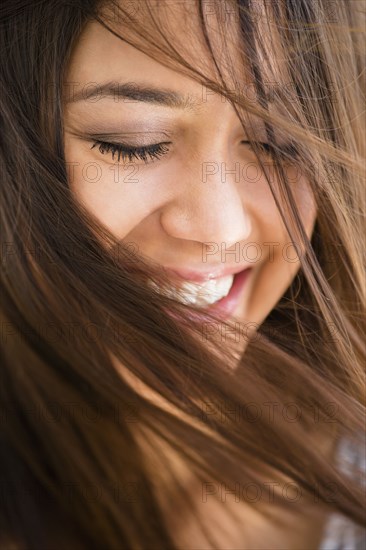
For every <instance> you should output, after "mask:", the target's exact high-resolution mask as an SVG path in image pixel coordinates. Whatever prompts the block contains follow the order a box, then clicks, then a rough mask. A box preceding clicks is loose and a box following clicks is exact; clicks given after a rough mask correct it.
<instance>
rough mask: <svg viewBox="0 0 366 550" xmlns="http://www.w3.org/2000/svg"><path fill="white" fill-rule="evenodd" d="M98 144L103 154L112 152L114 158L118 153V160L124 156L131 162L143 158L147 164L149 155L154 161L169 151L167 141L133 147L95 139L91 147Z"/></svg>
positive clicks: (124, 158) (123, 158)
mask: <svg viewBox="0 0 366 550" xmlns="http://www.w3.org/2000/svg"><path fill="white" fill-rule="evenodd" d="M98 145H99V151H100V152H101V153H102V155H104V153H109V152H111V154H112V159H113V160H114V155H115V154H116V153H118V162H119V161H120V158H121V157H122V160H126V159H128V160H129V162H132V160H133V158H136V159H141V160H143V161H144V162H145V164H147V163H148V160H147V158H148V157H149V158H150V160H151V161H152V160H153V159H158V158H159V157H161V156H162V155H165V154H166V153H167V152H168V151H169V148H168V147H167V143H154V144H152V145H144V146H141V147H133V146H131V145H123V144H122V143H111V142H108V141H95V142H94V145H93V146H92V147H91V149H93V148H94V147H96V146H98Z"/></svg>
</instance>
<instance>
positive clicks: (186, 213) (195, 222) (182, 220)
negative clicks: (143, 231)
mask: <svg viewBox="0 0 366 550" xmlns="http://www.w3.org/2000/svg"><path fill="white" fill-rule="evenodd" d="M206 158H207V157H206ZM214 158H215V157H214ZM216 158H218V156H217V155H216ZM234 164H235V163H234ZM237 164H239V163H237ZM229 168H233V169H229ZM236 168H237V166H236ZM186 173H187V171H186ZM189 173H190V175H188V176H185V175H184V174H183V177H182V178H179V193H178V195H176V196H175V197H174V198H173V199H172V200H171V201H170V202H169V204H166V205H165V208H164V209H163V211H162V212H161V217H160V223H161V226H162V228H163V230H164V231H165V232H166V233H167V234H168V235H169V236H170V237H174V238H176V239H184V240H190V241H199V242H200V243H217V244H221V243H225V245H226V247H230V246H232V245H234V244H235V243H237V242H240V241H243V240H245V239H248V237H249V236H250V234H251V232H252V221H251V217H250V214H249V211H248V209H247V207H246V205H245V203H244V199H243V197H241V196H240V193H239V186H240V178H239V181H238V170H237V169H234V167H231V166H229V163H225V162H224V160H222V161H219V162H212V163H207V162H198V161H197V162H196V165H195V166H194V167H192V166H190V169H189ZM176 185H177V182H175V186H176Z"/></svg>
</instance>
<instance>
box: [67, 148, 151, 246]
mask: <svg viewBox="0 0 366 550" xmlns="http://www.w3.org/2000/svg"><path fill="white" fill-rule="evenodd" d="M65 158H66V169H67V176H68V182H69V186H70V189H71V191H72V193H73V195H74V196H75V198H76V200H77V201H78V202H79V203H80V204H82V205H83V206H85V208H86V209H87V210H88V212H90V213H91V214H93V215H94V216H95V217H96V218H97V219H98V220H99V221H100V222H101V223H102V224H103V225H104V226H105V227H107V229H109V230H110V231H111V232H112V233H113V234H114V235H115V236H116V237H118V238H119V239H122V238H123V237H124V236H125V235H127V234H128V233H129V232H130V231H131V230H132V229H133V228H134V227H135V226H136V225H138V224H139V223H140V222H141V220H143V219H144V218H145V217H146V216H148V215H149V214H150V212H152V211H154V208H155V202H156V194H155V195H154V192H153V191H154V186H153V185H152V182H149V181H146V178H145V179H144V178H142V177H141V175H140V173H139V166H138V165H135V166H134V165H132V164H130V165H128V166H123V165H122V164H120V165H118V164H117V163H113V161H112V160H111V162H109V161H108V162H107V161H100V160H97V159H96V156H94V155H93V154H91V153H90V151H88V150H86V151H85V147H84V146H83V145H80V143H79V142H78V140H73V139H69V140H67V139H66V140H65ZM141 197H143V200H141Z"/></svg>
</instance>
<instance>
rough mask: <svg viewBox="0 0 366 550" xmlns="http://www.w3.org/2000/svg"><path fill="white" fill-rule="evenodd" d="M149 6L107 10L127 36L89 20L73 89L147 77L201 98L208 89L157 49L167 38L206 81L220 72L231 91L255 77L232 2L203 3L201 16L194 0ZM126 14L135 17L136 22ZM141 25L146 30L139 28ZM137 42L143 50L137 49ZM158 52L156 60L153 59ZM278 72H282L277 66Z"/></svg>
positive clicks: (71, 69)
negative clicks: (246, 57)
mask: <svg viewBox="0 0 366 550" xmlns="http://www.w3.org/2000/svg"><path fill="white" fill-rule="evenodd" d="M150 5H151V11H149V10H148V9H147V7H146V5H145V2H144V1H143V0H140V2H137V3H135V2H134V3H132V2H130V3H128V2H127V3H122V4H121V7H124V8H125V9H126V12H127V13H123V12H118V11H116V10H114V11H113V12H112V13H111V12H110V11H108V10H107V11H105V14H106V15H107V16H109V18H108V25H109V26H110V27H111V28H112V29H113V30H114V31H115V32H116V33H118V34H119V35H120V36H121V37H122V38H123V40H121V39H120V38H119V37H118V36H116V35H115V34H113V32H110V31H109V30H108V29H106V28H105V27H104V26H103V25H101V24H100V23H99V22H96V21H90V22H89V23H87V25H86V27H85V28H84V30H83V32H82V34H81V36H80V38H79V40H78V43H77V44H76V46H75V48H74V51H73V54H72V56H71V61H70V63H69V66H68V71H67V78H66V82H67V83H69V84H70V83H72V84H73V86H72V88H73V90H75V91H77V90H78V88H81V87H85V86H88V85H92V84H93V83H95V84H97V83H99V82H102V81H103V82H107V81H115V82H121V81H125V80H126V79H127V77H128V81H129V82H134V81H136V82H141V79H143V80H144V81H148V82H149V84H152V85H154V86H156V87H166V85H167V83H169V87H170V88H173V89H174V88H176V89H177V90H178V89H179V90H180V91H181V92H182V90H184V91H185V92H186V93H187V94H194V95H195V96H196V97H197V96H198V97H199V96H202V97H203V96H204V94H205V91H204V89H203V87H202V85H200V84H199V83H197V82H194V81H193V80H192V79H191V78H189V72H186V74H182V72H181V70H182V66H181V65H179V64H177V61H172V59H171V58H170V56H169V55H165V54H164V53H161V51H160V52H159V46H160V45H161V46H163V48H164V47H167V43H170V45H168V47H167V49H168V51H169V52H172V49H174V50H175V51H176V52H177V53H178V55H179V56H180V57H181V58H183V59H184V60H185V61H186V62H187V63H188V64H190V65H192V66H193V67H194V69H195V70H197V71H198V72H199V73H200V74H202V75H204V79H206V80H213V81H216V82H219V81H220V74H219V71H220V72H221V76H222V77H223V78H224V80H225V83H226V85H227V87H228V88H229V89H230V90H231V91H233V92H235V91H237V90H238V87H240V86H243V85H248V84H249V83H250V82H251V74H250V71H249V70H248V68H246V67H245V62H244V59H243V57H242V55H241V53H240V52H241V51H242V50H243V40H244V41H245V36H243V37H241V33H240V21H239V14H238V11H237V8H236V6H235V4H234V3H233V2H227V1H226V0H222V1H221V2H218V3H216V2H207V3H206V2H204V3H203V4H202V13H201V15H200V14H199V12H198V8H197V5H196V2H194V1H190V0H189V1H184V2H183V1H178V2H177V1H173V0H159V2H157V1H156V0H155V1H153V2H150ZM128 15H131V16H132V17H133V18H134V23H133V24H132V22H131V21H130V20H129V18H128ZM200 17H201V18H202V19H203V23H204V26H205V28H206V30H207V34H208V37H209V40H210V44H211V47H212V53H213V55H214V58H215V61H214V59H213V57H212V54H211V53H210V51H209V49H208V47H207V44H206V43H205V40H204V36H203V33H202V27H201V22H200ZM139 26H140V29H141V31H142V33H141V34H142V35H140V34H139V32H137V29H138V28H139ZM261 26H262V38H263V39H265V37H266V33H267V34H269V29H268V27H267V29H266V28H265V27H266V26H267V25H266V22H265V20H264V18H263V21H262V22H261ZM149 39H150V41H149ZM130 41H131V43H132V44H134V45H131V44H130V43H129V42H130ZM135 46H137V47H135ZM139 47H142V49H143V50H144V51H139V49H138V48H139ZM154 52H155V53H156V55H158V59H154ZM151 54H153V55H151ZM260 59H261V60H262V70H264V72H266V73H267V81H269V82H274V81H275V76H274V75H273V74H272V76H270V74H269V70H268V68H267V67H266V64H265V63H264V62H263V59H262V58H261V56H260ZM216 63H217V64H218V67H219V70H218V67H217V66H216ZM183 71H184V68H183ZM277 74H280V73H279V71H277Z"/></svg>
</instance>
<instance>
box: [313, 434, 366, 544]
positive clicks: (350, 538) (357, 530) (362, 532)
mask: <svg viewBox="0 0 366 550" xmlns="http://www.w3.org/2000/svg"><path fill="white" fill-rule="evenodd" d="M337 460H338V463H339V466H340V468H341V470H342V471H344V472H345V473H348V474H349V475H351V469H350V466H351V465H352V464H356V465H357V466H358V467H359V468H360V469H361V471H363V472H365V473H366V442H365V441H364V440H363V444H362V445H361V447H356V446H355V444H354V443H353V442H351V441H350V440H348V439H342V440H341V442H340V444H339V447H338V450H337ZM363 487H364V489H365V493H366V486H365V484H363ZM319 550H366V528H362V527H360V526H359V525H356V524H355V523H353V522H352V521H351V520H349V519H348V518H346V517H345V516H343V515H342V514H340V513H333V514H331V516H330V517H329V519H328V521H327V523H326V525H325V529H324V537H323V540H322V542H321V544H320V546H319Z"/></svg>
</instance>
